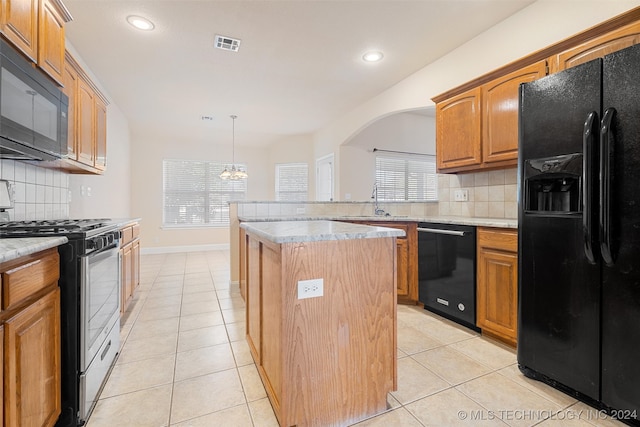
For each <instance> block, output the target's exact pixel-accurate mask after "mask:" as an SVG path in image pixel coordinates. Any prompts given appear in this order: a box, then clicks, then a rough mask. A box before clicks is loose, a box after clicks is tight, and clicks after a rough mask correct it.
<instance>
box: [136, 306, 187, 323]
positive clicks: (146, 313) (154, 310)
mask: <svg viewBox="0 0 640 427" xmlns="http://www.w3.org/2000/svg"><path fill="white" fill-rule="evenodd" d="M180 309H181V307H180V306H179V305H170V306H165V307H160V308H158V307H146V306H145V307H142V310H140V313H139V314H138V319H137V320H136V321H142V322H144V321H147V320H159V319H169V318H171V317H180Z"/></svg>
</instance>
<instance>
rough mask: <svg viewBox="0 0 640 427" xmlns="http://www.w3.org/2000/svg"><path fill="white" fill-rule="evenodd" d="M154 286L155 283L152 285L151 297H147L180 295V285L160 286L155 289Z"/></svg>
mask: <svg viewBox="0 0 640 427" xmlns="http://www.w3.org/2000/svg"><path fill="white" fill-rule="evenodd" d="M156 286H157V285H154V287H153V288H152V292H153V297H149V298H152V299H153V298H170V297H173V298H180V297H181V296H182V286H180V287H177V286H172V287H161V288H159V289H157V288H156Z"/></svg>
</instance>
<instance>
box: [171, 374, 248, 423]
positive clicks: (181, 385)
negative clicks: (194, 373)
mask: <svg viewBox="0 0 640 427" xmlns="http://www.w3.org/2000/svg"><path fill="white" fill-rule="evenodd" d="M244 403H246V400H245V396H244V393H243V392H242V384H241V383H240V377H239V375H238V370H237V369H229V370H227V371H222V372H216V373H213V374H209V375H203V376H200V377H195V378H191V379H188V380H184V381H178V382H175V383H174V385H173V401H172V404H171V421H172V422H174V423H178V422H182V421H185V420H188V419H191V418H196V417H201V416H203V415H207V414H210V413H212V412H216V411H220V410H222V409H227V408H231V407H233V406H237V405H240V404H244Z"/></svg>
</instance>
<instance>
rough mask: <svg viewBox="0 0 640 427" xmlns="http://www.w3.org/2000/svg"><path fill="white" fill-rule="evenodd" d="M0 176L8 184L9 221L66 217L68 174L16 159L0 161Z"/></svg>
mask: <svg viewBox="0 0 640 427" xmlns="http://www.w3.org/2000/svg"><path fill="white" fill-rule="evenodd" d="M0 178H1V179H6V180H7V181H9V182H10V183H11V186H12V190H13V201H14V203H13V206H14V208H13V209H9V210H7V212H8V213H9V218H10V219H11V220H12V221H23V220H32V219H61V218H68V217H69V202H70V201H71V200H70V195H69V175H68V174H66V173H64V172H62V171H58V170H55V169H47V168H42V167H38V166H36V165H34V164H31V163H23V162H19V161H16V160H8V159H2V160H0Z"/></svg>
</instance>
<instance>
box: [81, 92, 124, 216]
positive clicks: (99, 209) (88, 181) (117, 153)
mask: <svg viewBox="0 0 640 427" xmlns="http://www.w3.org/2000/svg"><path fill="white" fill-rule="evenodd" d="M130 153H131V142H130V138H129V125H128V122H127V119H126V117H125V116H124V114H123V113H122V111H120V109H119V108H118V106H117V105H115V104H110V105H109V106H108V107H107V169H106V171H105V172H104V174H102V175H69V190H70V192H71V201H70V203H69V217H71V218H128V217H131V216H133V214H132V213H131V155H130Z"/></svg>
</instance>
